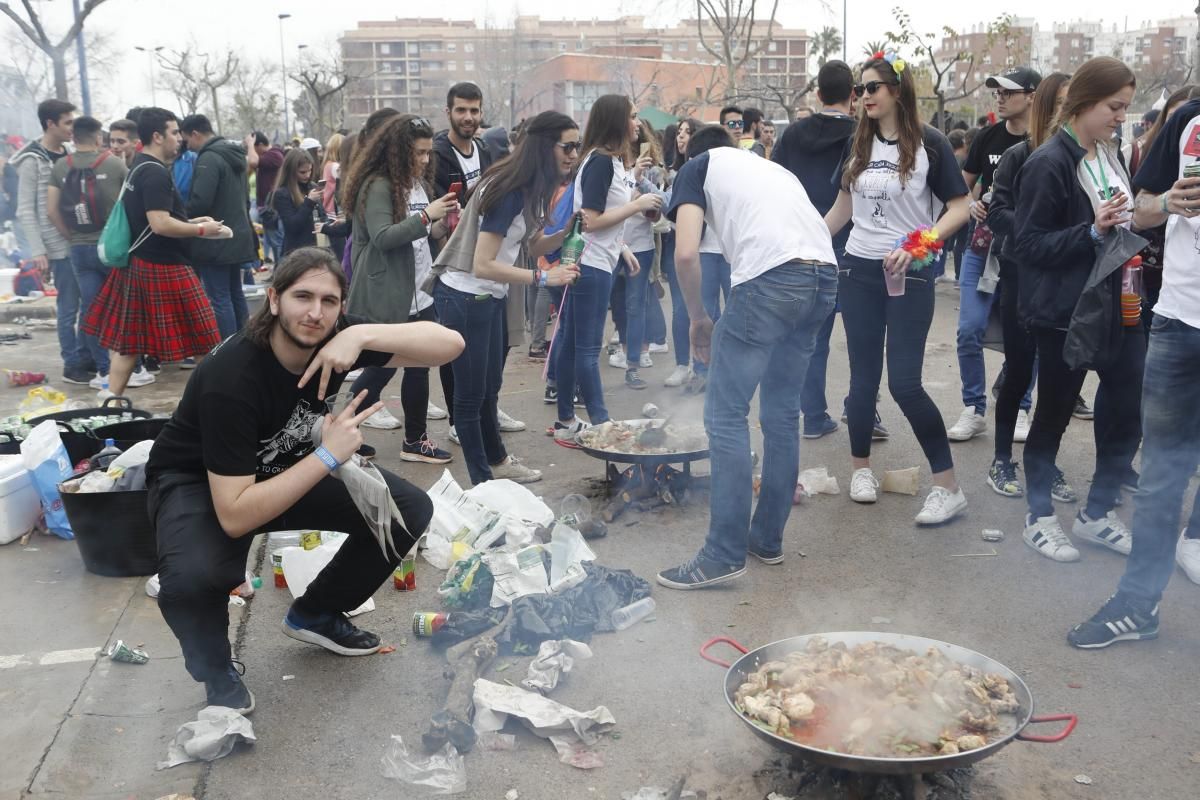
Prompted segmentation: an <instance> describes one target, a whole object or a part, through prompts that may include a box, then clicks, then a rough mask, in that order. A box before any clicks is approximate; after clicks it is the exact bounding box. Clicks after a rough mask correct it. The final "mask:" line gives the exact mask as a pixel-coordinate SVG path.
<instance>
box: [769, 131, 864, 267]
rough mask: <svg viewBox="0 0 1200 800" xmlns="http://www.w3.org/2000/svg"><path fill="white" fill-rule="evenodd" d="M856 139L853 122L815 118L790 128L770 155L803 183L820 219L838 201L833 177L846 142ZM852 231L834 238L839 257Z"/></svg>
mask: <svg viewBox="0 0 1200 800" xmlns="http://www.w3.org/2000/svg"><path fill="white" fill-rule="evenodd" d="M853 135H854V120H853V118H851V117H848V116H845V115H840V116H833V115H831V114H814V115H812V116H811V117H808V118H807V119H801V120H796V121H795V122H793V123H792V124H791V125H788V126H787V129H786V130H784V132H783V136H782V137H780V139H779V142H778V143H777V144H776V145H775V148H774V149H773V150H772V151H771V160H772V161H774V162H775V163H776V164H779V165H781V166H783V167H785V168H786V169H788V170H789V171H790V172H791V173H792V174H793V175H795V176H796V177H797V178H798V179H799V180H800V185H802V186H803V187H804V191H805V192H807V193H808V199H809V200H811V201H812V204H813V206H814V207H815V208H816V209H817V213H818V214H820V215H821V216H824V215H825V214H826V213H828V212H829V209H831V208H833V204H834V202H836V201H837V196H838V187H837V185H836V184H835V183H834V182H833V176H834V173H835V172H837V169H838V164H839V163H841V160H842V154H843V153H844V152H845V150H846V142H848V141H849V140H850V137H851V136H853ZM851 227H852V226H850V225H847V226H846V227H844V228H842V230H840V231H838V234H837V235H836V236H834V237H833V247H834V250H835V251H837V252H838V253H839V254H840V253H842V252H843V251H844V250H845V249H846V240H847V239H848V238H850V228H851Z"/></svg>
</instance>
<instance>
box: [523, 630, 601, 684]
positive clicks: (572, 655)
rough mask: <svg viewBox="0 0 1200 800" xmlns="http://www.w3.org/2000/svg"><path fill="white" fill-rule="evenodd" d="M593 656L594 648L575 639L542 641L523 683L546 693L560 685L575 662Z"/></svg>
mask: <svg viewBox="0 0 1200 800" xmlns="http://www.w3.org/2000/svg"><path fill="white" fill-rule="evenodd" d="M591 657H592V649H591V648H590V647H588V646H587V645H586V644H584V643H583V642H577V641H575V640H573V639H560V640H558V641H548V642H542V645H541V647H539V648H538V654H537V658H535V659H534V660H533V661H532V662H530V664H529V672H528V673H527V674H526V675H525V680H523V681H521V685H522V686H524V687H525V688H526V689H532V690H533V691H535V692H542V693H543V694H545V693H546V692H549V691H550V690H552V689H553V688H554V687H555V686H558V681H559V679H560V678H561V677H562V676H563V675H566V674H567V673H568V672H570V671H571V668H572V667H574V666H575V662H577V661H584V660H585V659H589V658H591Z"/></svg>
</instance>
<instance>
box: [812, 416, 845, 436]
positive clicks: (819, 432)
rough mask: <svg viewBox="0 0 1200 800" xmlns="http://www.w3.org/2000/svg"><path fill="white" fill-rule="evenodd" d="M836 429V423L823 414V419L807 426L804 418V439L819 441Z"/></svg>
mask: <svg viewBox="0 0 1200 800" xmlns="http://www.w3.org/2000/svg"><path fill="white" fill-rule="evenodd" d="M837 429H838V424H837V422H835V421H834V420H833V419H831V418H830V416H829V415H828V414H825V415H824V418H823V419H818V420H816V421H815V422H813V423H812V424H809V421H808V417H805V418H804V438H805V439H820V438H821V437H822V436H828V435H829V434H831V433H833V432H834V431H836V430H837Z"/></svg>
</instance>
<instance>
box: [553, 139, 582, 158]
mask: <svg viewBox="0 0 1200 800" xmlns="http://www.w3.org/2000/svg"><path fill="white" fill-rule="evenodd" d="M554 146H555V147H561V148H562V151H563V152H564V153H566V154H567V155H571V153H578V152H579V151H581V150H583V142H555V143H554Z"/></svg>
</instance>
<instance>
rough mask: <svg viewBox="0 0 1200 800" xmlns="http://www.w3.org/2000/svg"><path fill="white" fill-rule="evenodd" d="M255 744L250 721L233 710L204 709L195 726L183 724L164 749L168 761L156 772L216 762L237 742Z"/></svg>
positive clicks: (215, 707)
mask: <svg viewBox="0 0 1200 800" xmlns="http://www.w3.org/2000/svg"><path fill="white" fill-rule="evenodd" d="M255 741H256V739H255V736H254V727H253V726H252V725H251V724H250V720H248V719H246V718H245V717H243V716H242V715H241V714H239V713H238V712H236V711H234V710H233V709H232V708H225V707H224V706H206V707H204V708H202V709H200V713H199V714H197V715H196V720H195V721H194V722H185V723H184V724H182V725H180V726H179V730H178V731H176V732H175V738H174V739H173V740H172V741H171V743H170V744H169V745H167V760H166V761H160V762H158V766H157V767H155V769H169V768H170V767H174V766H176V765H177V764H186V763H187V762H189V761H215V760H216V759H218V758H222V757H224V756H227V755H229V754H230V753H231V752H233V748H234V747H235V746H236V745H237V743H238V742H248V743H250V744H253V743H254V742H255Z"/></svg>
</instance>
